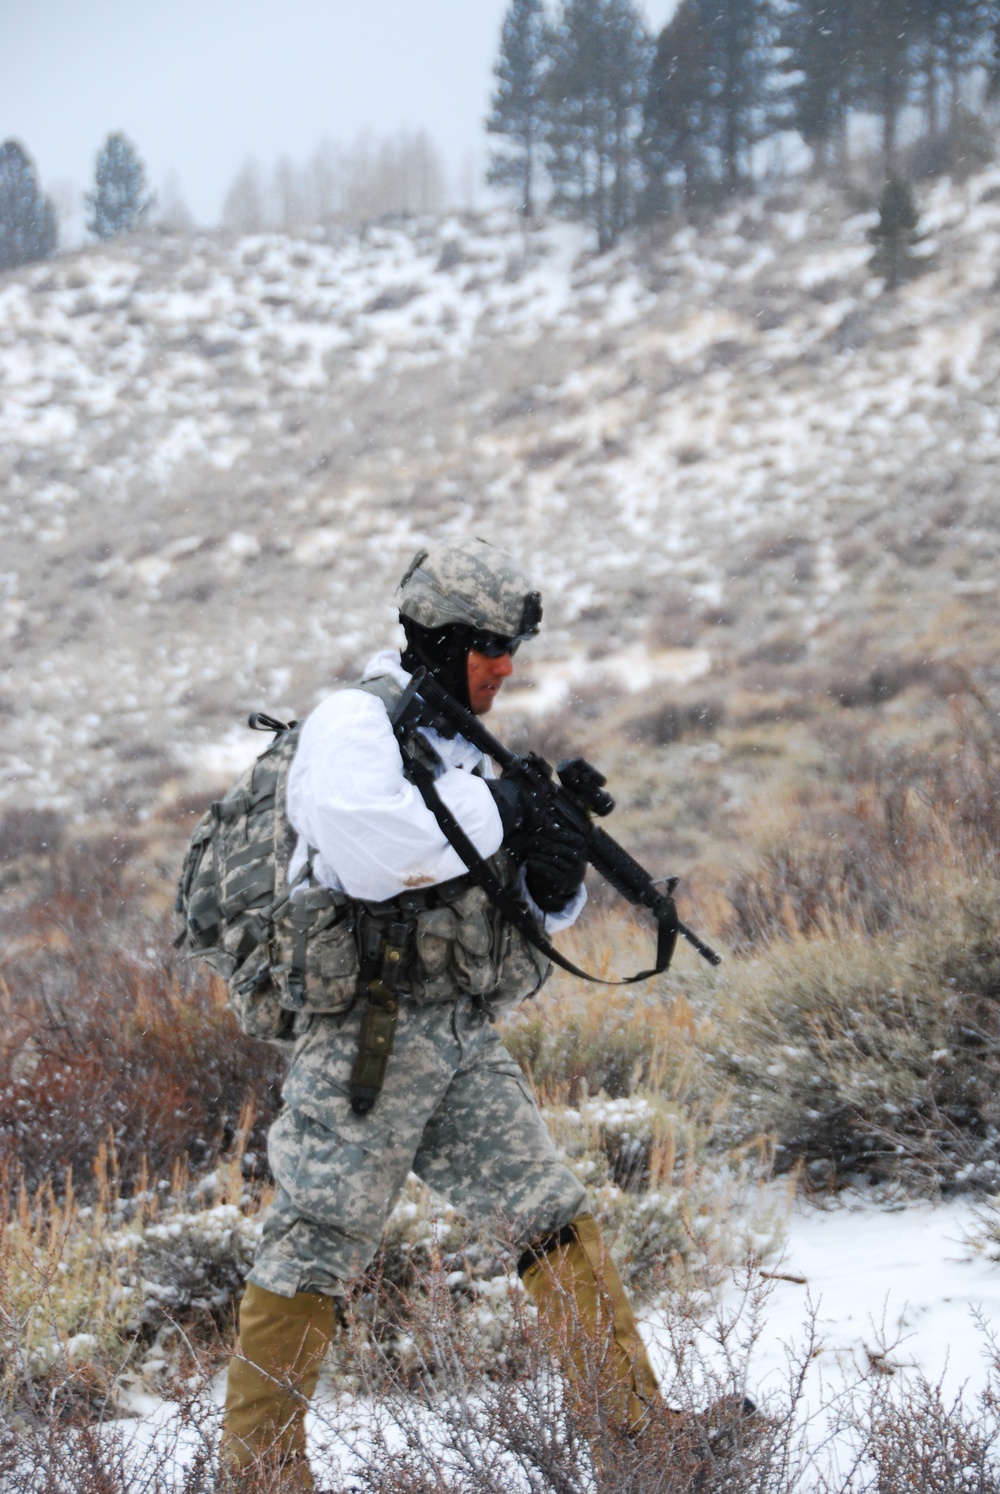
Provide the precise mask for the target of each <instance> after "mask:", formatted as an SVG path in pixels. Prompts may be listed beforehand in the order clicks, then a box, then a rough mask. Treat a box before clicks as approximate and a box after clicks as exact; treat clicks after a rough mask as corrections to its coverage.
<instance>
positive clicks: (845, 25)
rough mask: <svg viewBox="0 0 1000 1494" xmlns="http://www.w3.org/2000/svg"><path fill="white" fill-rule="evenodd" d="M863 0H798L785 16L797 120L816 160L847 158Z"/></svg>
mask: <svg viewBox="0 0 1000 1494" xmlns="http://www.w3.org/2000/svg"><path fill="white" fill-rule="evenodd" d="M863 21H864V3H863V0H793V3H792V4H791V5H790V7H789V9H788V10H787V11H786V12H785V15H784V16H783V18H782V25H781V41H782V44H783V45H784V46H785V47H786V48H787V55H786V58H785V62H784V70H785V72H786V73H789V74H791V75H792V76H793V78H794V81H793V83H792V86H791V89H790V97H791V104H792V111H793V112H792V123H793V124H794V126H795V128H796V129H797V130H798V131H799V133H800V134H801V136H802V138H803V140H804V141H805V142H806V144H807V145H808V146H809V147H810V149H811V150H812V151H813V154H814V157H815V159H816V163H817V165H832V164H835V163H839V162H840V161H841V160H842V157H843V152H844V146H845V137H846V131H847V116H848V112H849V109H850V104H851V99H852V96H853V93H854V91H855V89H856V87H857V81H858V68H859V62H860V54H861V47H862V45H863V31H864V26H863Z"/></svg>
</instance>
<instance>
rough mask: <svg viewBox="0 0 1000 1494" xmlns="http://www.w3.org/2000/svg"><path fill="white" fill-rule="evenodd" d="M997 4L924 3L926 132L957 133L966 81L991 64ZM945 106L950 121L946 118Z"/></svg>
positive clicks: (964, 0)
mask: <svg viewBox="0 0 1000 1494" xmlns="http://www.w3.org/2000/svg"><path fill="white" fill-rule="evenodd" d="M998 14H1000V8H998V6H997V5H996V3H995V0H919V5H918V22H919V27H920V52H919V62H918V66H919V70H920V72H921V74H922V78H923V88H922V103H923V107H924V114H925V123H926V131H927V134H928V135H929V136H930V137H931V138H934V137H936V136H941V135H943V134H946V133H949V134H950V133H952V132H953V131H954V130H955V128H956V126H957V124H958V121H959V118H960V115H961V97H962V82H963V79H964V78H965V76H966V75H967V74H968V72H969V71H970V70H971V69H972V68H974V67H977V66H981V65H984V64H986V65H988V61H989V56H990V31H991V24H992V22H993V21H994V19H995V17H996V16H997V15H998ZM945 104H946V105H947V118H945Z"/></svg>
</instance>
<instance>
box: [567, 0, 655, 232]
mask: <svg viewBox="0 0 1000 1494" xmlns="http://www.w3.org/2000/svg"><path fill="white" fill-rule="evenodd" d="M548 45H549V50H550V55H551V64H550V68H549V71H548V74H547V77H546V96H547V99H548V114H549V126H548V131H547V146H548V154H547V165H548V170H549V175H550V176H551V178H552V181H553V184H554V186H555V197H554V199H553V200H554V203H555V205H556V206H557V207H559V208H561V209H562V210H563V211H564V212H566V213H568V214H569V215H571V216H573V217H577V218H580V219H581V220H583V221H584V222H587V223H590V224H592V226H593V228H594V230H595V232H596V234H597V246H598V249H599V251H600V252H602V253H603V252H604V251H605V250H606V249H609V248H610V247H611V246H612V245H613V244H614V243H616V242H617V240H618V238H619V237H620V235H621V234H622V232H623V231H624V229H625V228H627V227H628V225H629V224H630V223H631V222H632V221H633V219H634V217H635V212H636V206H637V202H638V197H639V190H640V186H641V163H640V155H639V137H640V133H641V129H642V101H643V95H644V93H645V87H646V79H647V75H648V68H649V58H650V52H651V47H650V42H649V38H648V36H647V34H646V29H645V26H644V25H643V23H642V19H641V17H640V15H639V13H638V11H637V10H636V8H635V6H634V5H633V4H632V0H564V4H563V8H562V11H561V13H560V15H559V18H558V20H557V22H556V25H555V26H554V27H553V29H552V30H551V32H550V34H549V42H548Z"/></svg>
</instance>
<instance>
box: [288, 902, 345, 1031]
mask: <svg viewBox="0 0 1000 1494" xmlns="http://www.w3.org/2000/svg"><path fill="white" fill-rule="evenodd" d="M357 911H358V905H357V903H355V902H354V901H353V899H352V898H349V897H346V896H345V895H344V893H342V892H332V891H331V890H330V888H328V887H300V888H298V889H297V890H296V892H295V893H294V895H293V896H292V897H291V898H289V900H288V901H287V902H286V903H285V904H284V906H283V907H281V908H280V909H279V911H278V912H277V914H276V915H275V919H274V941H273V956H274V958H273V962H272V964H271V968H270V978H271V981H272V983H273V984H274V987H275V990H276V993H277V998H278V1004H279V1005H280V1006H282V1007H283V1008H284V1010H285V1011H288V1012H343V1011H346V1010H347V1008H348V1007H349V1006H351V1005H352V1004H353V1002H354V998H355V995H356V994H357V988H358V973H359V970H360V962H359V959H358V943H357Z"/></svg>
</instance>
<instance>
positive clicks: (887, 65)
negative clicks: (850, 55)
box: [856, 0, 925, 177]
mask: <svg viewBox="0 0 1000 1494" xmlns="http://www.w3.org/2000/svg"><path fill="white" fill-rule="evenodd" d="M922 4H923V0H878V3H877V4H874V5H871V4H868V5H865V6H864V8H863V11H862V16H863V24H862V38H861V48H860V54H859V66H858V89H857V95H856V96H857V101H858V102H859V103H860V104H861V105H862V106H863V107H865V108H869V109H871V110H872V111H873V112H874V113H875V114H877V115H878V116H879V117H880V118H881V121H882V159H883V165H884V167H885V171H886V173H887V175H888V176H889V177H893V176H895V174H896V162H897V156H898V143H899V140H898V137H899V116H900V114H901V112H902V109H903V106H904V105H905V104H906V103H907V102H908V100H909V98H910V97H911V94H912V91H913V84H914V79H915V76H916V72H917V59H918V58H919V55H920V46H921V42H922V40H923V38H924V35H925V30H924V26H923V19H924V17H923V14H922Z"/></svg>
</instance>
